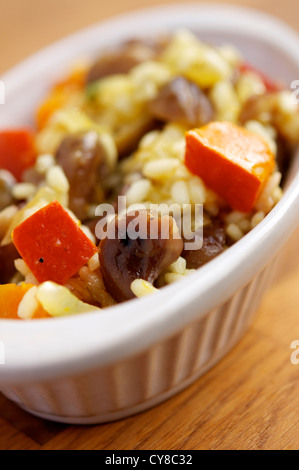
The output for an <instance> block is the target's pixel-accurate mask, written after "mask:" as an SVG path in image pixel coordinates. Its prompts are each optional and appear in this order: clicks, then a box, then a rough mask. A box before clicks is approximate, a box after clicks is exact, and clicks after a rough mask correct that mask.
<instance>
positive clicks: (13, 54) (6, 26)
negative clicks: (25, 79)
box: [0, 0, 299, 74]
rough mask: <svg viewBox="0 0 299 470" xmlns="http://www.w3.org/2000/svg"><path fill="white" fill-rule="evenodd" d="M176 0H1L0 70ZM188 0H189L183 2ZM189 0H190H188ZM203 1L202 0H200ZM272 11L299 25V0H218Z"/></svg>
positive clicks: (290, 22)
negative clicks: (108, 22) (116, 18)
mask: <svg viewBox="0 0 299 470" xmlns="http://www.w3.org/2000/svg"><path fill="white" fill-rule="evenodd" d="M167 3H168V4H169V3H178V2H175V1H174V0H163V1H161V0H142V1H141V0H110V1H101V0H9V1H6V0H0V18H1V27H0V57H1V60H0V74H1V73H3V72H5V71H6V70H7V69H9V68H10V67H11V66H13V65H15V64H17V63H18V62H19V61H20V60H22V59H24V58H26V57H27V56H28V55H30V54H32V53H34V52H36V51H38V50H39V49H41V48H43V47H44V46H46V45H48V44H50V43H51V42H53V41H55V40H57V39H60V38H62V37H64V36H65V35H68V34H70V33H72V32H74V31H76V30H78V29H80V28H83V27H86V26H88V25H90V24H93V23H96V22H98V21H101V20H102V19H105V18H109V17H111V16H113V15H116V14H121V13H124V12H127V11H131V10H135V9H141V8H144V7H150V6H154V5H162V4H167ZM181 3H187V2H181ZM188 3H189V2H188ZM197 3H199V2H197ZM206 3H209V4H211V3H230V4H236V5H243V6H250V7H254V8H257V9H259V10H263V11H266V12H268V13H272V14H274V15H276V16H278V17H280V18H281V19H282V20H284V21H286V22H288V23H289V24H290V25H292V26H293V27H295V28H297V27H298V19H299V2H298V0H285V1H284V2H281V1H279V2H278V1H273V0H234V1H224V0H216V1H215V2H214V1H209V2H206Z"/></svg>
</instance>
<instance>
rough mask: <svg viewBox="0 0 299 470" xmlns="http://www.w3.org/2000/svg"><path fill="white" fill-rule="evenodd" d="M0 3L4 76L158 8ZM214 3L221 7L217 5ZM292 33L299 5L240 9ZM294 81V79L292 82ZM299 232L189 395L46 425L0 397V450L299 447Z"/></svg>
mask: <svg viewBox="0 0 299 470" xmlns="http://www.w3.org/2000/svg"><path fill="white" fill-rule="evenodd" d="M0 2H1V10H0V11H1V28H0V57H1V61H0V73H2V72H4V71H5V70H6V69H8V68H9V67H11V66H12V65H14V64H15V63H17V62H18V61H19V60H21V59H23V58H25V57H26V56H27V55H29V54H30V53H32V52H35V51H37V50H38V49H40V48H41V47H43V46H45V45H47V44H49V43H51V42H52V41H53V40H56V39H59V38H61V37H63V36H65V35H66V34H69V33H71V32H73V31H75V30H77V29H79V28H81V27H84V26H86V25H88V24H91V23H94V22H96V21H99V20H101V19H103V18H107V17H109V16H112V15H115V14H117V13H121V12H125V11H129V10H133V9H135V8H140V7H141V5H142V6H149V5H154V4H160V3H169V2H165V1H164V2H160V1H159V0H143V2H142V4H140V2H139V1H138V0H122V1H121V2H120V1H114V2H99V1H97V0H43V1H40V0H26V2H24V0H10V1H9V2H4V0H0ZM218 3H219V1H218ZM235 3H239V4H242V5H249V6H253V7H256V8H259V9H262V10H264V11H267V12H270V13H274V14H276V15H277V16H279V17H281V18H282V19H283V20H285V21H287V22H289V23H290V24H291V25H292V26H294V27H297V25H298V19H299V4H298V1H297V0H286V1H285V2H283V6H282V4H281V2H273V1H272V0H248V1H239V2H236V1H235ZM295 78H299V77H294V79H295ZM298 242H299V231H297V233H295V234H294V235H293V237H292V238H291V239H290V241H289V242H288V244H287V246H286V248H285V250H284V252H283V255H282V257H281V260H282V264H281V268H280V271H279V273H278V275H277V278H276V281H275V283H274V284H273V287H272V288H271V290H270V291H269V292H268V294H267V295H266V297H265V298H264V301H263V303H262V305H261V307H260V309H259V312H258V314H257V317H256V320H255V322H254V324H253V326H252V328H251V329H250V331H249V332H248V333H247V335H246V336H245V337H244V338H243V340H242V341H241V342H240V343H239V344H238V346H237V347H236V348H235V349H234V350H233V351H232V352H231V353H230V354H229V355H228V356H227V357H226V358H225V359H224V360H223V361H222V362H221V363H220V364H218V365H217V366H216V367H215V368H214V369H213V370H211V371H210V372H209V373H208V374H206V375H205V376H204V377H202V378H201V379H199V380H198V381H197V382H196V383H195V384H193V385H192V386H191V387H189V388H188V389H187V390H185V391H183V392H181V393H180V394H179V395H177V396H176V397H174V398H172V399H170V400H169V401H168V402H166V403H164V404H162V405H159V406H157V407H156V408H154V409H152V410H150V411H147V412H145V413H142V414H140V415H137V416H134V417H132V418H129V419H126V420H123V421H119V422H116V423H111V424H105V425H100V426H90V427H80V426H66V425H60V424H55V423H48V422H45V421H43V420H40V419H37V418H34V417H31V416H30V415H28V414H26V413H25V412H23V411H21V410H19V409H18V408H17V407H16V406H15V405H13V404H12V403H10V402H9V401H8V400H6V399H5V398H4V397H2V396H1V395H0V449H1V450H4V449H51V450H53V449H102V450H103V449H110V450H125V449H126V450H137V449H150V450H158V449H164V450H165V449H167V450H170V449H174V450H179V449H184V450H191V449H298V448H299V365H298V366H294V365H292V364H291V361H290V356H291V353H292V351H291V349H290V344H291V342H292V341H293V340H299V289H298V281H299V254H298Z"/></svg>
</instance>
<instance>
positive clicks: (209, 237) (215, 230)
mask: <svg viewBox="0 0 299 470" xmlns="http://www.w3.org/2000/svg"><path fill="white" fill-rule="evenodd" d="M226 246H227V242H226V235H225V230H224V226H223V224H221V222H219V221H216V220H213V221H212V222H211V224H210V225H207V226H205V227H204V228H203V246H202V248H201V249H200V250H190V251H187V250H184V251H183V253H182V257H183V258H185V260H186V261H187V268H188V269H198V268H200V267H201V266H203V265H204V264H206V263H208V262H209V261H211V260H212V259H214V258H216V256H218V255H220V254H221V253H222V252H223V251H224V250H225V248H226Z"/></svg>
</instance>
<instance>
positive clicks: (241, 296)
mask: <svg viewBox="0 0 299 470" xmlns="http://www.w3.org/2000/svg"><path fill="white" fill-rule="evenodd" d="M273 265H274V262H272V263H271V264H270V265H269V266H268V267H267V268H266V269H264V270H263V271H262V272H261V273H259V274H258V275H257V276H256V277H255V278H254V279H253V280H252V281H251V282H250V283H249V284H248V285H246V286H245V287H244V288H243V289H241V290H240V291H238V292H236V293H235V295H234V296H233V297H231V298H230V299H229V301H227V302H226V303H224V304H222V305H220V306H218V307H217V308H215V309H214V310H212V311H211V312H209V313H208V314H206V315H205V316H204V317H202V318H200V319H199V320H198V321H197V322H195V323H192V324H190V325H188V326H187V327H186V328H184V329H183V330H181V331H179V332H178V333H177V334H176V335H175V336H172V337H170V338H166V339H165V340H163V341H161V342H159V343H157V344H155V345H153V346H152V347H150V348H149V349H147V350H144V351H142V352H140V353H139V354H138V355H134V356H132V357H129V358H127V359H125V360H123V361H122V362H117V363H115V364H111V365H109V366H106V367H99V368H94V369H93V370H90V371H88V372H85V373H84V374H80V375H77V376H69V377H63V378H59V379H56V380H53V381H48V382H43V383H31V384H26V385H24V384H23V385H22V387H20V388H17V387H7V388H3V389H2V390H1V391H2V393H3V394H4V395H6V396H7V397H8V398H9V399H11V400H12V401H14V402H16V403H17V404H18V405H19V406H21V407H22V408H24V409H26V410H27V411H29V412H31V413H33V414H35V415H38V416H40V417H43V418H47V419H50V420H54V421H61V422H66V423H76V424H94V423H102V422H107V421H113V420H117V419H121V418H124V417H127V416H130V415H133V414H135V413H138V412H140V411H144V410H146V409H148V408H150V407H152V406H154V405H156V404H158V403H160V402H162V401H163V400H166V399H167V398H169V397H170V396H172V395H174V394H175V393H177V392H179V391H180V390H182V389H184V388H185V387H187V386H188V385H190V384H191V383H192V382H194V381H195V380H196V379H197V378H199V377H200V376H202V375H203V374H204V373H205V372H206V371H207V370H208V369H210V368H211V367H212V366H213V365H214V364H216V363H217V362H218V361H219V360H220V359H221V358H222V357H223V356H224V355H225V354H226V353H227V352H228V351H229V350H231V349H232V348H233V346H235V344H236V343H237V342H238V341H239V340H240V339H241V337H242V336H243V335H244V334H245V332H246V331H247V329H248V327H249V326H250V324H251V322H252V319H253V316H254V314H255V313H256V311H257V309H258V306H259V303H260V301H261V298H262V296H263V294H264V292H265V290H266V289H267V287H268V285H269V282H270V281H271V278H272V275H273V272H274V269H273V268H274V266H273Z"/></svg>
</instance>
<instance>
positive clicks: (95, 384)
mask: <svg viewBox="0 0 299 470" xmlns="http://www.w3.org/2000/svg"><path fill="white" fill-rule="evenodd" d="M182 26H183V27H189V28H192V29H194V30H196V31H198V32H199V33H200V35H201V37H202V38H203V39H204V40H207V41H211V42H213V43H217V44H221V43H227V42H229V43H233V44H235V45H236V46H237V47H238V48H239V49H240V50H241V51H242V52H243V54H244V56H245V57H246V58H248V60H249V61H250V62H251V63H252V64H254V65H256V66H257V67H259V68H261V69H262V70H264V71H265V72H267V73H268V74H269V75H270V76H271V75H272V76H273V77H277V78H280V79H284V80H286V82H287V83H290V82H291V81H293V80H295V79H298V78H299V39H298V36H297V35H296V34H295V33H294V32H293V31H292V30H290V29H289V28H288V27H287V26H285V25H283V24H281V23H280V22H279V21H277V20H275V19H273V18H270V17H269V16H266V15H263V14H261V13H257V12H254V11H252V10H247V9H240V8H235V7H223V6H219V5H214V6H212V7H211V6H205V5H197V4H184V5H175V6H173V7H171V6H167V7H160V8H155V9H151V10H147V11H141V12H137V13H133V14H129V15H126V16H122V17H119V18H116V19H113V20H109V21H106V22H103V23H102V24H100V25H98V26H93V27H91V28H89V29H87V30H85V31H83V32H81V33H79V34H76V35H74V36H72V37H70V38H67V39H65V40H63V41H61V42H59V43H57V44H55V45H53V46H51V47H50V48H47V49H45V50H44V51H43V52H41V53H39V54H37V55H35V56H33V57H32V58H30V59H29V60H27V61H25V62H24V63H23V64H21V65H20V66H18V67H17V68H15V69H14V70H12V71H11V72H10V73H8V74H6V75H5V76H4V77H2V79H3V80H4V82H5V85H6V105H5V106H3V109H2V108H1V107H0V111H1V116H0V128H1V127H7V126H9V125H13V126H17V125H20V124H24V123H30V120H31V117H32V114H33V110H34V109H35V107H36V105H37V103H38V102H39V100H40V99H41V98H42V96H43V95H44V94H45V93H46V91H47V88H48V86H49V85H51V84H52V83H53V81H55V80H56V79H57V78H60V76H61V75H63V73H64V72H65V71H66V70H67V69H68V67H69V66H70V65H71V64H72V63H73V62H74V60H76V59H77V58H78V56H88V57H90V56H94V55H96V53H97V52H98V51H99V50H100V49H101V48H105V47H110V46H111V44H114V43H117V42H119V41H120V40H123V39H126V38H131V37H132V36H133V37H136V36H148V35H155V34H156V33H157V32H165V31H171V30H173V29H177V28H178V27H182ZM298 221H299V173H298V172H296V171H293V177H292V181H290V184H289V187H288V189H287V191H286V193H285V195H284V197H283V199H282V200H281V202H280V203H279V204H278V205H277V206H276V207H275V209H274V210H273V211H272V212H271V213H270V215H268V217H267V218H266V219H265V220H264V221H263V222H262V223H261V224H260V225H259V226H258V227H257V228H255V229H254V230H252V231H251V232H250V233H249V234H248V235H247V236H246V237H244V238H243V239H242V240H241V241H239V242H238V243H237V244H236V245H234V246H233V247H232V248H230V249H229V250H228V251H227V252H225V253H224V254H222V255H221V256H220V257H219V258H217V259H215V260H214V261H212V262H210V263H209V264H208V265H206V266H205V267H203V268H201V269H200V270H199V271H198V272H197V273H195V274H194V275H192V276H191V277H188V279H186V280H184V281H181V282H180V283H178V284H174V285H171V286H169V287H166V288H164V289H163V290H162V291H161V292H159V293H158V294H156V295H154V296H151V297H148V298H144V299H141V300H134V301H131V302H129V303H126V304H123V305H119V306H116V307H113V308H110V309H108V310H106V311H104V312H103V313H101V314H98V313H96V314H92V313H91V314H86V315H82V316H79V317H74V318H64V319H57V320H54V319H53V320H44V321H35V322H28V323H25V322H15V321H0V341H3V342H4V346H5V358H6V364H5V365H2V366H1V365H0V389H1V391H2V392H3V393H4V394H5V395H6V396H7V397H9V398H10V399H12V400H13V401H14V402H16V403H17V404H19V405H20V406H21V407H23V408H25V409H27V410H28V411H30V412H32V413H34V414H36V415H38V416H41V417H44V418H48V419H52V420H57V421H63V422H68V423H81V424H84V423H85V424H87V423H100V422H104V421H110V420H115V419H119V418H122V417H125V416H128V415H130V414H133V413H136V412H139V411H142V410H145V409H147V408H149V407H151V406H153V405H155V404H157V403H159V402H161V401H162V400H164V399H166V398H168V397H170V396H171V395H173V394H174V393H176V392H178V391H179V390H181V389H183V388H184V387H186V386H187V385H188V384H190V383H191V382H193V381H194V380H195V379H196V378H198V377H199V376H201V375H202V374H203V373H204V372H205V371H207V370H208V369H209V368H210V367H211V366H212V365H213V364H215V363H216V362H217V361H219V360H220V359H221V358H222V357H223V356H224V354H225V353H227V352H228V351H229V350H230V349H231V348H232V347H233V346H234V345H235V344H236V342H237V341H238V340H239V339H240V338H241V337H242V335H243V334H244V332H245V331H246V329H247V328H248V325H249V324H250V322H251V320H252V317H253V315H254V313H255V312H256V310H257V307H258V304H259V302H260V299H261V297H262V295H263V293H264V291H265V289H266V287H267V283H268V279H269V273H271V272H272V266H273V260H274V259H275V257H276V255H277V254H278V252H279V251H280V249H281V248H282V246H283V245H284V244H285V242H286V241H287V239H288V238H289V236H290V235H291V233H292V232H293V231H294V229H295V227H296V226H297V224H298Z"/></svg>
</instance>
